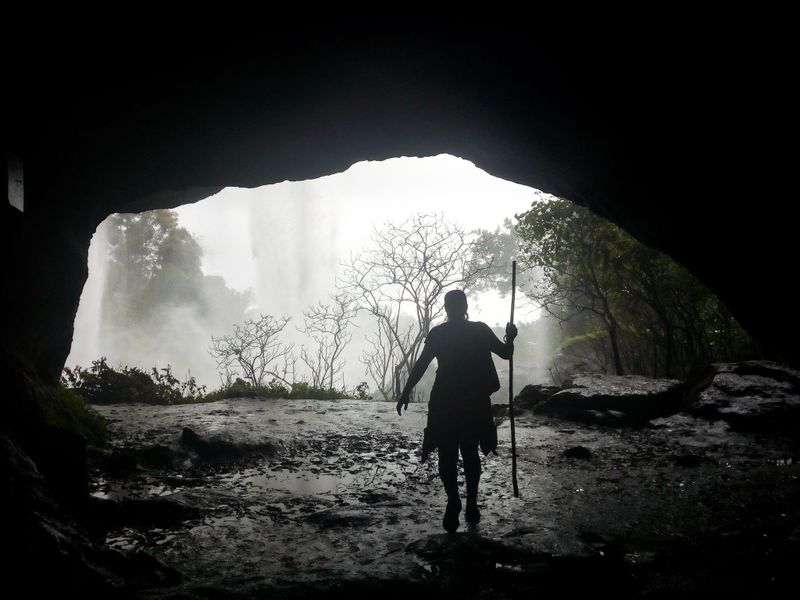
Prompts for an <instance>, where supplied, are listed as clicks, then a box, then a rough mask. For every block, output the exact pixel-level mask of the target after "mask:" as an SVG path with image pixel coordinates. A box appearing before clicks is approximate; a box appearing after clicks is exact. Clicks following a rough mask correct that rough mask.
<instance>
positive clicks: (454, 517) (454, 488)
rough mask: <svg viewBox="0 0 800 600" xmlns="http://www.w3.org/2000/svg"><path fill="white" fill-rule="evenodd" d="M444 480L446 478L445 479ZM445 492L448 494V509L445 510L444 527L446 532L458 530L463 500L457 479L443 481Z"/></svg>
mask: <svg viewBox="0 0 800 600" xmlns="http://www.w3.org/2000/svg"><path fill="white" fill-rule="evenodd" d="M443 479H444V478H443ZM443 483H444V491H445V492H446V493H447V507H446V508H445V509H444V519H442V527H444V528H445V530H446V531H450V532H452V531H455V530H456V529H458V525H459V522H458V515H459V513H460V512H461V498H460V497H459V495H458V481H457V480H456V479H455V478H452V479H449V478H448V480H447V481H443Z"/></svg>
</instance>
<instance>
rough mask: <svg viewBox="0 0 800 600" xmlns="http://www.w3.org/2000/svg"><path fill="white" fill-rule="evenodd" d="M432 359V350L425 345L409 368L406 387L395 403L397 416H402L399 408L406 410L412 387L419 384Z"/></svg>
mask: <svg viewBox="0 0 800 600" xmlns="http://www.w3.org/2000/svg"><path fill="white" fill-rule="evenodd" d="M433 357H434V354H433V350H431V349H430V348H429V347H428V345H427V344H426V345H425V347H424V348H423V349H422V354H420V355H419V358H418V359H417V362H416V363H414V366H413V367H412V368H411V373H410V374H409V376H408V381H407V382H406V387H405V388H403V393H402V394H400V399H399V400H398V401H397V414H398V415H402V414H403V413H402V412H400V408H401V407H405V409H406V410H408V402H409V396H410V394H411V390H412V389H414V386H415V385H417V383H419V380H420V379H422V376H423V375H424V374H425V370H426V369H427V368H428V365H429V364H431V361H432V360H433Z"/></svg>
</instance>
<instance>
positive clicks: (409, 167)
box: [66, 155, 546, 389]
mask: <svg viewBox="0 0 800 600" xmlns="http://www.w3.org/2000/svg"><path fill="white" fill-rule="evenodd" d="M541 197H546V194H542V193H541V192H538V191H537V190H533V189H531V188H527V187H525V186H520V185H517V184H514V183H512V182H507V181H503V180H500V179H498V178H495V177H492V176H490V175H488V174H487V173H485V172H484V171H482V170H480V169H478V168H476V167H475V166H474V165H472V164H471V163H469V162H468V161H464V160H463V159H459V158H456V157H453V156H450V155H438V156H435V157H427V158H408V157H402V158H395V159H390V160H387V161H381V162H375V161H373V162H360V163H356V164H355V165H353V166H351V167H350V168H349V169H347V170H346V171H344V172H342V173H339V174H333V175H329V176H325V177H322V178H319V179H314V180H306V181H302V182H289V181H286V182H283V183H281V184H272V185H268V186H263V187H260V188H254V189H251V188H226V189H225V190H222V191H221V192H218V193H217V194H215V195H213V196H211V197H209V198H206V199H204V200H201V201H199V202H196V203H193V204H186V205H181V206H178V207H177V208H175V209H172V210H173V212H174V213H175V215H176V216H177V219H178V220H177V224H176V225H173V227H175V226H177V227H179V228H181V229H183V228H186V229H187V231H189V233H191V235H192V236H193V237H195V239H197V240H199V243H200V247H199V248H197V250H196V252H197V253H198V255H200V256H201V257H202V263H203V264H202V273H203V276H205V278H206V279H207V280H208V281H207V284H208V285H213V287H214V289H215V290H216V291H215V292H214V295H215V298H216V300H218V301H221V298H220V295H223V296H224V292H223V290H227V289H228V288H230V292H231V293H241V294H249V300H248V301H247V302H248V303H249V306H248V307H247V310H248V314H249V315H250V316H252V315H254V314H255V311H257V312H262V313H263V312H265V313H267V314H271V315H276V316H287V317H288V318H290V319H291V320H292V324H291V326H290V327H289V328H288V329H286V330H285V331H284V335H288V338H289V339H291V340H293V343H294V344H295V347H296V349H297V350H298V351H299V349H300V348H301V347H302V344H303V340H304V338H302V337H298V335H297V333H298V331H297V330H298V329H299V328H301V327H303V322H304V315H303V313H302V312H301V310H307V308H308V307H307V305H309V304H311V305H313V304H315V303H316V302H324V301H327V300H328V297H329V296H331V295H335V294H336V293H337V291H339V289H338V285H339V283H341V282H340V278H341V274H342V268H343V264H342V262H343V261H344V260H345V259H347V257H350V256H353V255H358V254H360V253H361V252H363V251H365V250H366V249H367V248H368V246H370V241H371V238H372V237H373V236H374V235H375V233H376V232H377V230H379V229H381V228H382V227H383V226H384V225H385V224H386V223H388V222H392V223H394V224H396V225H400V224H401V223H403V222H404V221H407V220H408V219H410V218H411V217H412V216H414V215H422V214H427V215H431V216H435V217H436V220H437V221H440V222H442V223H448V224H452V226H453V227H454V228H455V229H454V231H455V230H460V231H461V232H462V233H463V234H465V235H466V236H468V237H469V238H470V239H471V238H473V237H474V234H473V233H471V232H473V231H477V230H484V231H486V232H487V233H488V232H493V231H495V230H497V231H499V230H500V229H501V228H504V227H505V223H504V222H505V220H506V219H508V220H509V222H510V220H511V219H513V218H514V215H515V214H516V213H521V212H524V211H525V210H527V209H528V208H529V207H530V205H531V203H532V202H534V201H535V200H537V199H539V198H541ZM171 204H172V203H171V202H169V201H168V200H167V205H171ZM139 216H140V217H141V216H142V215H139ZM117 218H118V219H120V218H123V217H120V216H119V215H117ZM110 221H111V219H110V218H108V219H106V220H104V221H103V223H102V224H101V225H100V226H99V227H98V229H97V231H96V232H95V235H94V237H93V241H92V244H91V246H90V249H89V255H90V256H89V262H90V268H89V277H88V279H87V283H86V285H85V287H84V291H83V293H82V297H81V304H80V306H79V309H78V312H77V314H76V320H75V323H76V325H75V333H74V336H73V344H72V347H71V350H70V356H69V357H68V358H67V361H66V365H67V366H69V367H74V366H75V365H78V364H80V365H83V366H84V367H85V366H88V365H90V364H91V362H92V361H94V360H97V359H99V358H100V357H101V356H103V357H106V359H107V360H108V362H109V364H111V365H118V364H120V365H122V364H125V365H129V366H137V367H138V368H141V369H144V370H145V371H148V370H149V369H150V367H152V366H153V365H158V366H162V367H163V366H165V365H166V364H169V365H171V367H172V371H173V373H174V374H176V375H178V376H179V377H183V376H184V375H187V376H188V373H191V375H192V376H193V377H195V378H196V379H197V381H198V384H204V385H206V386H207V387H208V388H209V389H212V388H214V387H216V386H217V385H218V384H219V381H218V380H217V377H216V375H214V374H212V373H214V368H215V367H214V364H213V360H212V359H211V357H210V356H209V355H208V353H207V351H206V350H207V345H208V340H203V341H202V342H201V341H198V340H199V338H198V339H195V338H192V339H194V340H195V341H194V342H193V343H191V344H189V343H186V341H185V340H186V339H188V337H187V336H188V335H189V334H191V333H192V332H198V333H199V332H200V331H201V330H202V327H201V326H200V323H201V322H206V321H207V320H208V319H207V318H206V317H207V315H208V314H209V312H210V313H215V312H218V310H217V309H216V308H214V306H210V307H209V306H206V305H205V304H204V306H205V308H204V309H203V318H202V319H201V318H200V316H199V315H197V314H196V310H195V312H192V311H190V310H189V309H188V308H182V309H180V310H183V311H184V312H182V313H181V314H178V312H177V311H178V310H179V308H178V306H175V307H174V309H175V311H176V312H175V319H174V321H177V322H178V324H177V325H176V324H173V323H171V322H167V321H169V320H168V319H167V320H165V317H160V318H157V319H156V321H157V322H158V325H155V326H154V327H151V328H150V329H152V331H151V332H150V333H149V334H147V335H145V333H144V329H143V328H142V327H141V325H136V324H132V326H131V327H128V328H127V331H128V333H124V334H123V333H122V332H121V331H120V327H122V325H121V322H120V323H117V321H119V320H120V319H121V316H119V311H120V310H121V309H120V308H119V306H118V305H119V304H120V303H122V304H123V305H124V304H126V302H127V301H126V300H125V299H124V298H123V297H122V296H124V295H125V292H123V291H119V290H121V289H122V288H126V286H127V287H130V286H131V285H133V284H132V283H131V276H126V275H125V274H124V273H117V271H118V270H119V269H123V270H124V272H134V271H135V272H137V273H138V271H137V269H139V268H140V266H139V263H144V262H147V261H148V260H155V259H154V258H152V257H151V258H150V259H147V258H144V257H142V258H141V259H139V258H136V259H132V258H131V251H130V249H129V248H130V244H131V243H136V241H137V240H140V239H141V240H143V241H144V242H145V244H146V245H147V247H148V248H149V247H150V246H152V245H155V246H157V245H158V244H164V243H166V240H165V239H164V234H163V233H158V234H156V233H153V238H152V239H150V238H147V237H143V236H142V235H141V232H140V233H139V234H137V233H134V231H136V232H139V231H140V229H141V227H142V226H141V225H136V224H135V223H133V222H131V223H130V224H129V225H127V226H129V227H130V226H132V227H134V229H133V230H132V231H131V232H130V233H125V232H124V228H125V227H126V224H124V223H122V222H121V221H120V222H118V223H116V224H115V225H114V226H113V234H111V233H110V229H109V228H112V225H111V223H110ZM150 222H151V223H152V227H154V228H158V227H159V221H158V220H157V219H156V218H152V219H151V221H150ZM449 226H450V225H448V227H449ZM110 235H113V236H114V237H115V241H114V242H113V243H112V242H111V241H110V239H109V236H110ZM132 238H133V239H134V241H129V240H131V239H132ZM156 238H158V241H156ZM121 240H125V241H121ZM112 246H113V249H112ZM102 248H105V250H104V249H102ZM123 248H128V250H127V255H125V256H123V254H125V253H124V252H122V249H123ZM144 252H145V250H144V249H142V248H140V249H139V250H137V251H135V256H136V257H138V256H139V254H142V253H144ZM112 253H113V254H114V256H115V258H113V259H111V258H110V256H111V254H112ZM126 265H127V266H126ZM506 266H507V268H508V269H510V264H509V265H506ZM109 269H111V270H112V272H113V274H112V276H111V277H110V279H109ZM185 269H190V270H191V269H194V270H195V271H197V274H198V276H200V270H198V269H197V267H196V266H193V265H185V267H184V270H183V271H185ZM162 270H163V268H162ZM178 271H179V272H183V271H181V270H180V269H179V270H178ZM152 275H153V273H151V274H150V275H149V277H152ZM160 275H161V274H160V273H159V276H160ZM176 275H177V274H176ZM184 275H185V273H184ZM133 277H134V279H136V278H137V277H148V275H146V274H141V275H134V276H133ZM209 277H211V278H215V280H214V283H213V284H212V283H211V281H212V279H208V278H209ZM220 278H221V279H220ZM179 279H180V278H179ZM184 284H185V283H184ZM176 285H178V284H176ZM220 285H222V287H221V288H219V286H220ZM217 288H219V289H217ZM201 289H203V286H201ZM104 290H105V291H104ZM276 290H282V292H280V293H278V292H276ZM204 293H205V292H204ZM201 295H202V294H201ZM271 296H272V297H271ZM276 296H277V297H276ZM159 298H160V297H153V298H152V299H151V300H149V301H144V300H143V301H140V302H138V303H137V305H143V306H147V307H149V308H148V312H147V314H148V315H152V314H153V312H154V311H155V308H153V306H154V305H155V304H158V305H159V306H161V305H162V304H164V300H163V299H159ZM112 299H115V300H114V301H113V302H112ZM194 299H195V298H194V295H192V294H189V295H188V296H187V298H185V299H184V301H189V300H194ZM507 304H508V299H507V298H503V297H501V296H500V295H499V294H498V293H497V292H496V291H493V290H483V291H480V292H476V295H475V296H474V297H473V298H472V303H471V306H472V308H471V315H472V318H473V319H478V320H484V321H486V322H487V323H489V324H490V325H492V326H502V325H503V324H504V323H505V320H507V317H508V314H507V313H508V306H507ZM181 306H184V305H181ZM185 306H188V304H187V305H185ZM403 306H404V307H405V309H404V310H406V311H410V312H408V316H409V317H410V316H411V314H412V313H413V310H411V309H410V308H409V305H407V304H405V303H404V304H403ZM436 308H437V309H438V308H439V307H438V306H437V307H436ZM163 310H164V311H165V313H164V314H167V311H169V310H173V307H168V308H164V309H163ZM110 314H116V315H118V316H117V317H114V318H111V317H109V315H110ZM536 314H537V313H536V311H535V310H534V309H533V308H532V307H529V306H528V305H527V304H526V303H525V302H524V300H523V301H521V302H520V303H519V306H518V308H517V316H518V318H519V319H521V320H523V321H525V320H530V319H531V318H533V317H534V316H535V315H536ZM150 318H151V319H155V317H150ZM224 318H225V317H223V315H222V314H220V315H219V317H217V318H214V319H212V320H213V322H214V323H215V325H214V327H215V328H220V327H222V324H221V321H222V320H223V319H224ZM244 319H245V317H244V313H242V314H241V315H239V317H238V318H234V317H229V318H228V320H229V321H230V322H227V323H226V325H225V329H229V328H230V327H231V326H232V325H233V324H234V323H240V322H242V321H244ZM362 320H363V319H362ZM101 321H102V322H103V323H105V325H102V324H101ZM210 322H211V321H209V323H210ZM115 323H116V324H115ZM365 326H366V323H362V325H361V326H360V327H361V329H360V331H361V334H360V337H363V333H364V327H365ZM150 329H148V331H150ZM104 330H105V333H104ZM112 331H116V333H115V334H114V336H115V339H118V340H120V342H119V343H113V342H111V341H110V340H111V337H112V336H111V335H110V332H112ZM133 332H138V333H137V334H136V335H134V333H133ZM223 333H229V332H228V331H227V330H223V329H220V330H215V331H211V332H210V334H214V335H217V336H219V335H222V334H223ZM207 334H208V332H207ZM195 337H196V336H195ZM145 338H150V339H149V341H148V342H147V343H144V339H145ZM181 340H184V341H183V342H182V341H181ZM355 345H356V346H359V344H355ZM144 348H148V349H149V350H144ZM169 348H173V351H172V352H168V349H169ZM150 355H152V357H151V356H150ZM190 356H191V357H194V358H193V361H192V360H189V358H190ZM346 362H347V363H348V364H349V365H353V366H351V367H349V369H348V373H347V375H346V377H344V379H345V380H346V381H348V382H353V383H356V382H358V381H363V380H364V378H365V377H364V375H363V373H358V372H357V371H358V368H359V361H358V353H356V354H353V355H352V356H350V357H349V358H348V359H346ZM206 363H208V364H206ZM201 365H202V366H203V367H204V368H201ZM301 366H302V363H301ZM351 387H352V386H351Z"/></svg>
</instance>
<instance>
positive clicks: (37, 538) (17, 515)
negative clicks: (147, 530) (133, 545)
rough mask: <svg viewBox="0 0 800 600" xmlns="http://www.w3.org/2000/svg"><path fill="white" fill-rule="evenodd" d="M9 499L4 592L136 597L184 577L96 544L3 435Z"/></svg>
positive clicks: (1, 469)
mask: <svg viewBox="0 0 800 600" xmlns="http://www.w3.org/2000/svg"><path fill="white" fill-rule="evenodd" d="M0 476H1V477H2V482H3V494H4V498H5V500H6V505H5V507H4V509H5V511H6V523H7V526H6V527H5V528H4V530H3V546H4V548H5V549H6V552H5V553H4V555H5V558H4V565H3V590H4V591H6V592H13V593H14V594H15V595H14V596H13V597H22V596H23V595H24V596H25V597H31V598H37V597H54V595H55V594H57V595H58V596H59V597H80V598H134V597H137V595H138V591H139V590H140V589H142V588H143V587H148V588H151V587H154V586H155V587H159V588H165V587H169V586H172V585H175V584H177V583H179V582H180V581H181V580H182V576H181V574H180V573H179V572H178V571H176V570H175V569H172V568H169V567H166V566H165V565H164V564H162V563H161V562H160V561H159V560H157V559H156V558H154V557H153V556H151V555H149V554H146V553H143V552H121V551H118V550H112V549H110V548H108V547H107V546H104V545H102V544H97V543H95V542H93V541H91V539H90V537H89V535H88V533H87V532H86V531H85V530H84V528H83V526H82V525H81V524H80V523H79V522H78V521H77V520H76V519H75V518H74V517H73V516H72V515H71V514H70V513H67V512H65V511H64V510H63V509H62V506H61V505H60V504H59V502H57V500H56V499H55V497H54V496H53V495H52V492H51V491H50V489H49V487H48V485H47V484H46V482H45V480H44V478H43V477H42V476H41V474H40V473H39V471H38V469H37V467H36V464H35V463H34V462H33V461H32V460H31V459H30V457H28V456H27V454H26V453H25V452H24V451H23V450H22V449H21V448H20V447H19V446H18V445H17V444H16V442H15V441H14V439H13V438H12V437H11V436H9V435H5V434H3V435H0Z"/></svg>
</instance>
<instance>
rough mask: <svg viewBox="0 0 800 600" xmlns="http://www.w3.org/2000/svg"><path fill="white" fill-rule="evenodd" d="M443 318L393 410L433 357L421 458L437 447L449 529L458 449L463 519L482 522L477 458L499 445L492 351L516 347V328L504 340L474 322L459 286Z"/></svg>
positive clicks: (453, 524) (455, 504)
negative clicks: (434, 367)
mask: <svg viewBox="0 0 800 600" xmlns="http://www.w3.org/2000/svg"><path fill="white" fill-rule="evenodd" d="M444 309H445V312H446V313H447V321H446V322H445V323H442V324H441V325H437V326H436V327H434V328H433V329H431V330H430V332H429V333H428V337H427V338H425V347H424V348H423V350H422V353H421V354H420V356H419V359H417V362H416V364H415V365H414V367H413V368H412V369H411V374H410V375H409V377H408V382H407V383H406V387H405V389H404V390H403V393H402V394H401V395H400V399H399V400H398V401H397V414H399V415H401V414H402V412H401V408H402V407H405V408H406V409H407V408H408V402H409V394H410V393H411V390H412V389H413V387H414V386H415V385H416V384H417V383H418V382H419V380H420V379H421V378H422V375H423V374H424V373H425V370H426V369H427V368H428V365H429V364H430V362H431V360H433V358H434V357H435V358H436V360H437V362H438V365H439V366H438V369H437V370H436V381H435V382H434V384H433V389H432V390H431V398H430V402H429V403H428V425H427V427H426V428H425V437H424V440H423V443H422V462H425V460H427V458H428V454H429V453H430V452H431V451H432V450H434V449H437V448H438V450H439V476H440V477H441V479H442V483H443V484H444V490H445V492H446V493H447V508H446V509H445V513H444V519H443V521H442V525H443V526H444V528H445V529H446V530H447V531H455V530H456V529H457V528H458V525H459V523H458V515H459V513H460V512H461V498H459V494H458V451H459V448H460V449H461V458H462V459H463V461H464V477H465V479H466V482H467V509H466V511H465V513H464V517H465V520H466V521H467V523H477V522H478V521H480V518H481V513H480V511H479V510H478V482H479V480H480V476H481V459H480V456H479V455H478V447H480V449H481V451H482V452H483V453H484V455H485V454H488V453H489V452H494V451H495V450H496V449H497V430H496V429H495V426H494V420H493V416H492V406H491V400H490V398H489V396H490V394H492V392H496V391H497V390H498V389H500V380H499V379H498V378H497V370H496V369H495V368H494V362H493V361H492V355H491V353H492V352H494V353H495V354H497V355H498V356H499V357H501V358H505V359H509V358H511V355H512V354H513V352H514V338H515V337H517V328H516V327H515V326H514V325H513V324H511V323H509V324H507V325H506V342H505V343H503V342H501V341H500V340H499V339H498V338H497V336H496V335H495V334H494V332H493V331H492V330H491V329H490V328H489V326H488V325H486V323H481V322H480V321H476V322H472V321H469V320H468V315H467V296H466V295H465V294H464V292H462V291H461V290H453V291H450V292H447V294H445V297H444Z"/></svg>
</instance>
